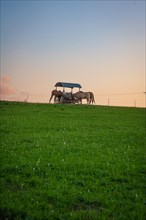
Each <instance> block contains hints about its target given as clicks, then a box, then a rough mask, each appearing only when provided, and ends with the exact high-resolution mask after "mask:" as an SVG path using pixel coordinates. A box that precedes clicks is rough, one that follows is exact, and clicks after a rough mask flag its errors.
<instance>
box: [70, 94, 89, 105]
mask: <svg viewBox="0 0 146 220" xmlns="http://www.w3.org/2000/svg"><path fill="white" fill-rule="evenodd" d="M72 95H73V97H74V98H75V99H77V100H78V101H79V102H80V103H81V104H82V99H86V100H87V104H89V105H90V93H89V92H82V91H79V92H76V93H73V94H72Z"/></svg>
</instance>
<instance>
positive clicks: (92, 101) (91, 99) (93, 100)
mask: <svg viewBox="0 0 146 220" xmlns="http://www.w3.org/2000/svg"><path fill="white" fill-rule="evenodd" d="M89 93H90V104H91V103H92V105H93V103H95V99H94V94H93V92H89Z"/></svg>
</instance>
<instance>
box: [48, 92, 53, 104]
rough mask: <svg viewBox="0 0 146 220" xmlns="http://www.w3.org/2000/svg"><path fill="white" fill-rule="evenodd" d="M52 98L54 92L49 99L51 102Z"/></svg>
mask: <svg viewBox="0 0 146 220" xmlns="http://www.w3.org/2000/svg"><path fill="white" fill-rule="evenodd" d="M52 98H53V94H51V97H50V99H49V103H50V102H51V100H52Z"/></svg>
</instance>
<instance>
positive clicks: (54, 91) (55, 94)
mask: <svg viewBox="0 0 146 220" xmlns="http://www.w3.org/2000/svg"><path fill="white" fill-rule="evenodd" d="M62 95H63V92H61V91H60V90H59V91H58V90H57V89H54V90H53V91H52V93H51V97H50V99H49V103H50V102H51V100H52V98H53V96H54V101H55V100H56V98H58V101H59V103H60V99H61V97H62Z"/></svg>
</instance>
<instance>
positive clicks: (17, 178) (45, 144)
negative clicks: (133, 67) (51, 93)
mask: <svg viewBox="0 0 146 220" xmlns="http://www.w3.org/2000/svg"><path fill="white" fill-rule="evenodd" d="M145 122H146V114H145V109H142V108H128V107H127V108H126V107H105V106H88V107H87V106H86V105H61V104H56V105H55V104H51V105H49V104H30V103H15V102H2V101H1V102H0V123H1V147H0V149H1V152H0V157H1V158H0V159H1V168H0V174H1V180H0V186H1V195H0V201H1V202H0V219H5V220H6V219H7V220H9V219H10V220H12V219H16V220H18V219H24V220H52V219H56V220H57V219H58V220H61V219H62V220H70V219H71V220H72V219H77V220H78V219H80V220H90V219H93V220H96V219H99V220H100V219H104V220H106V219H118V220H119V219H120V220H130V219H131V220H144V219H146V211H145V210H146V139H145V134H146V125H145Z"/></svg>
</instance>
